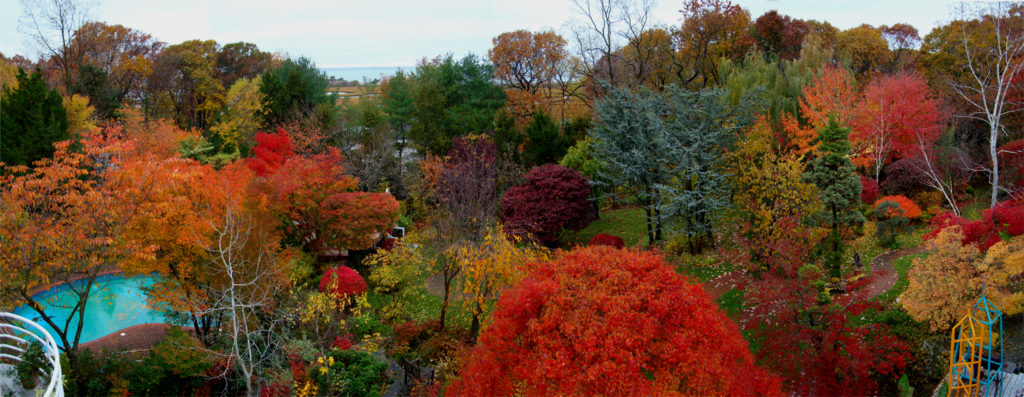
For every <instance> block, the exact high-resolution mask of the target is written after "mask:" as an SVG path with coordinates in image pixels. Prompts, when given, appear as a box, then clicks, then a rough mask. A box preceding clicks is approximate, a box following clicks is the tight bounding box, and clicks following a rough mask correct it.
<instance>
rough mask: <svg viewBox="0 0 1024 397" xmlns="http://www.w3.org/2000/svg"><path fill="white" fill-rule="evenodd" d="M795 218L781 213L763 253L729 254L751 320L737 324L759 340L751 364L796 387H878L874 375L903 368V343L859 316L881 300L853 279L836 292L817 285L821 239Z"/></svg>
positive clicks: (815, 391) (819, 390)
mask: <svg viewBox="0 0 1024 397" xmlns="http://www.w3.org/2000/svg"><path fill="white" fill-rule="evenodd" d="M800 221H801V219H800V218H799V217H789V218H783V219H781V220H780V222H779V227H780V228H781V229H782V231H781V233H780V234H779V236H778V237H777V238H775V239H774V240H772V241H770V242H769V244H766V245H764V246H763V247H764V248H765V249H766V250H765V251H763V252H765V253H766V254H764V255H761V256H757V257H753V256H744V255H738V256H735V257H734V259H733V260H734V261H735V263H737V264H738V265H739V266H741V267H743V268H745V269H746V276H747V278H746V279H745V281H746V287H745V288H744V295H743V296H744V306H746V307H747V308H748V309H747V310H749V312H747V313H745V314H746V315H748V316H749V317H750V319H751V320H749V321H744V322H743V326H744V329H745V331H747V332H749V333H750V335H751V337H752V338H754V340H758V341H760V347H759V348H758V350H757V353H756V356H757V363H758V364H759V365H762V366H764V367H765V368H768V369H770V370H772V371H773V372H775V373H776V374H779V375H780V377H782V379H783V385H784V387H785V389H787V390H788V391H789V392H791V393H794V394H800V395H850V394H858V393H868V394H873V393H877V390H878V389H879V387H878V386H879V385H878V382H877V380H878V378H880V377H888V378H893V377H895V376H898V375H899V373H900V372H901V371H903V369H904V367H905V366H906V364H907V362H908V361H909V357H908V355H907V350H908V346H907V345H906V343H904V342H902V341H900V340H898V339H897V338H896V337H895V336H894V335H893V333H892V332H891V330H890V328H889V327H888V326H887V325H885V324H880V323H876V322H870V321H864V318H865V317H868V316H872V315H873V313H877V312H879V311H880V309H881V305H879V304H877V303H874V302H872V301H870V300H869V299H868V298H867V296H866V294H864V293H863V291H862V290H860V289H858V288H857V287H856V286H855V285H851V286H850V287H849V288H851V291H849V293H847V294H842V295H839V294H837V295H832V296H828V295H827V293H825V292H824V291H822V286H823V283H822V282H821V281H822V280H821V277H822V275H821V272H820V271H819V270H818V268H817V266H816V265H814V264H813V263H812V257H813V252H812V250H813V249H814V247H815V246H816V245H819V243H818V241H819V239H818V238H816V237H815V236H814V233H812V232H811V230H809V229H807V228H802V227H798V225H799V224H800ZM740 242H741V244H744V242H743V240H742V239H741V240H740Z"/></svg>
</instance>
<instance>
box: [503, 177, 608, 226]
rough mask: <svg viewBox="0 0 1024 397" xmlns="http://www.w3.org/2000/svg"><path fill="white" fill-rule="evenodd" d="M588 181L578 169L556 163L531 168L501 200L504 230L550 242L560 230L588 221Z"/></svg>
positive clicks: (581, 224) (584, 223)
mask: <svg viewBox="0 0 1024 397" xmlns="http://www.w3.org/2000/svg"><path fill="white" fill-rule="evenodd" d="M589 197H590V183H589V182H588V181H587V178H586V177H584V176H583V175H581V174H580V173H579V172H578V171H576V170H574V169H572V168H568V167H563V166H560V165H557V164H548V165H544V166H541V167H535V168H534V169H532V170H530V172H528V173H527V174H526V177H525V180H524V181H523V183H522V184H520V185H519V186H515V187H513V188H511V189H509V190H508V192H506V193H505V197H503V198H502V199H501V218H502V220H503V221H504V222H505V232H506V233H508V234H512V235H517V236H522V237H528V238H530V237H532V238H533V239H534V240H536V241H538V242H540V243H542V244H546V245H553V244H555V243H556V242H557V241H558V232H560V231H561V230H562V229H572V230H578V229H581V228H583V227H586V226H587V223H589V222H590V217H589V215H590V208H591V207H590V202H589V201H587V198H589Z"/></svg>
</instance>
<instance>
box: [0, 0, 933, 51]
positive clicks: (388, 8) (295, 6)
mask: <svg viewBox="0 0 1024 397" xmlns="http://www.w3.org/2000/svg"><path fill="white" fill-rule="evenodd" d="M37 1H46V0H37ZM734 2H737V3H739V4H740V5H741V6H743V7H744V8H746V9H747V10H749V11H750V14H751V16H752V18H757V16H759V15H761V14H763V13H764V12H765V11H768V10H771V9H775V10H778V11H779V12H780V13H782V14H786V15H790V16H793V17H796V18H801V19H817V20H825V21H828V22H830V23H832V24H833V25H835V26H836V27H838V28H840V29H845V28H849V27H853V26H857V25H860V24H862V23H868V24H871V25H876V26H877V25H883V24H893V23H898V22H906V23H910V24H912V25H914V26H915V27H916V28H917V29H918V30H919V31H920V32H921V36H924V35H925V34H926V33H927V32H928V31H929V30H931V29H932V28H933V27H935V26H937V25H939V24H940V23H941V22H942V21H945V20H948V19H949V15H950V5H951V4H953V2H952V1H951V0H739V1H736V0H734ZM89 3H90V4H94V7H93V15H94V17H95V19H97V20H101V21H104V22H107V23H112V24H113V23H116V24H122V25H125V26H128V27H131V28H134V29H138V30H141V31H144V32H147V33H150V34H152V35H153V36H154V37H156V38H157V39H159V40H161V41H165V42H168V43H171V44H174V43H180V42H182V41H185V40H190V39H214V40H217V42H219V43H222V44H224V43H230V42H235V41H248V42H252V43H255V44H256V45H258V46H259V47H260V48H261V49H263V50H265V51H270V52H282V53H288V54H290V55H292V56H298V55H305V56H308V57H310V58H311V59H312V60H313V61H314V62H315V63H316V64H317V65H319V66H321V67H346V66H352V67H356V66H409V65H414V64H415V63H416V61H418V60H419V59H421V58H423V57H433V56H435V55H439V54H444V53H448V52H451V53H454V54H455V55H457V56H461V55H464V54H466V53H468V52H473V53H476V54H481V55H486V53H487V50H488V49H489V48H490V47H491V39H492V38H493V37H495V36H497V35H498V34H500V33H502V32H508V31H512V30H516V29H529V30H534V31H536V30H541V29H554V30H556V31H558V32H560V33H562V35H563V36H565V37H567V38H568V35H569V33H568V29H567V28H566V26H565V25H566V22H567V21H569V20H570V19H571V18H573V16H574V10H573V7H572V3H571V2H570V0H411V1H399V0H334V1H330V0H288V1H280V0H274V1H269V0H246V1H236V0H214V1H211V0H162V1H149V0H105V1H96V0H92V1H89ZM681 4H682V2H681V1H679V0H676V1H666V0H661V1H659V3H658V5H657V8H656V10H655V19H656V20H657V22H659V23H661V24H664V25H677V24H678V23H679V20H680V18H679V11H678V10H679V8H680V5H681ZM0 10H2V11H0V52H2V53H3V54H4V55H7V56H11V55H13V54H23V55H26V56H28V57H29V58H30V59H35V58H36V55H37V51H36V50H35V49H34V47H33V46H32V45H31V44H30V43H28V42H27V41H26V36H25V35H24V34H22V33H20V32H19V29H18V24H19V16H20V15H21V14H22V7H21V4H20V3H19V2H18V0H0Z"/></svg>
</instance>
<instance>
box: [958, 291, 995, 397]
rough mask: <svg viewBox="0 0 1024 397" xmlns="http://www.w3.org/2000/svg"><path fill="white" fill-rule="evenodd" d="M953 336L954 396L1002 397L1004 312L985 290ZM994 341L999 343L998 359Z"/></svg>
mask: <svg viewBox="0 0 1024 397" xmlns="http://www.w3.org/2000/svg"><path fill="white" fill-rule="evenodd" d="M996 328H998V330H999V331H998V333H996V332H995V331H996ZM951 336H952V340H951V344H952V346H950V348H951V349H950V352H949V356H950V357H949V358H950V373H949V386H950V387H949V394H950V396H952V395H961V394H966V395H983V396H988V395H990V394H989V393H990V392H995V394H991V395H999V381H1000V380H1001V378H1002V376H1001V374H1002V370H1003V338H1002V336H1003V312H1002V311H1000V310H999V308H997V307H996V306H995V305H994V304H993V303H992V301H990V300H988V298H987V297H986V296H985V288H984V287H982V289H981V298H979V299H978V301H977V302H976V303H975V304H974V307H973V308H971V311H970V312H969V313H968V314H967V315H966V316H964V318H963V319H961V320H960V322H958V323H957V325H956V326H954V327H953V331H952V335H951ZM993 339H997V340H998V345H999V346H998V355H996V352H997V349H996V345H995V343H993ZM993 383H995V386H994V388H993Z"/></svg>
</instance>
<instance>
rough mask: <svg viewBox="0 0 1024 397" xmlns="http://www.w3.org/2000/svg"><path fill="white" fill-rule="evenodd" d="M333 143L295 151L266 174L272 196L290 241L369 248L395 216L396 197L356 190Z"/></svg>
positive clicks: (312, 249) (314, 246)
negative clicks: (323, 149)
mask: <svg viewBox="0 0 1024 397" xmlns="http://www.w3.org/2000/svg"><path fill="white" fill-rule="evenodd" d="M340 161H341V154H340V153H339V152H338V150H337V149H332V150H330V151H329V152H328V153H326V154H321V155H316V156H313V157H302V156H294V157H291V158H288V159H287V160H285V161H284V163H283V164H281V166H280V168H278V169H277V170H276V171H274V172H273V173H272V174H270V175H269V176H268V177H267V182H268V184H269V186H270V188H271V192H272V193H271V200H272V202H273V203H274V208H275V211H277V212H278V213H279V214H280V215H281V217H282V218H283V219H285V220H286V221H285V224H284V228H285V230H286V231H287V232H288V233H289V237H290V238H291V239H292V241H294V242H296V243H297V244H298V245H301V246H303V247H304V249H305V250H306V251H307V252H309V253H310V254H313V255H319V254H321V253H323V252H324V250H328V249H338V250H341V249H367V248H370V247H372V246H373V244H374V243H376V242H377V241H378V240H379V239H380V238H381V236H383V235H384V233H386V232H387V231H389V230H391V227H392V226H394V222H395V221H396V220H398V210H399V205H398V201H396V200H395V198H394V196H392V195H390V194H387V193H367V192H358V191H356V187H357V186H358V184H359V180H358V179H357V178H355V177H353V176H350V175H347V174H345V170H344V168H343V167H342V166H341V165H340Z"/></svg>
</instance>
